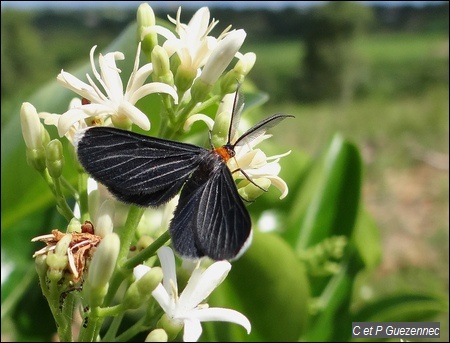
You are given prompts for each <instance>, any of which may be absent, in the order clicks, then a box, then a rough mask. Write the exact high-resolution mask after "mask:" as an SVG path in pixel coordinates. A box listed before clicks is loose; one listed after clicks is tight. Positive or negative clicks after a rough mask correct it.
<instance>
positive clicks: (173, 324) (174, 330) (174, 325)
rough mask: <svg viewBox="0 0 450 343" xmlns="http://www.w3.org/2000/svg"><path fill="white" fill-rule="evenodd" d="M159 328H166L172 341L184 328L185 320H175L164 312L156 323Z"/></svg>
mask: <svg viewBox="0 0 450 343" xmlns="http://www.w3.org/2000/svg"><path fill="white" fill-rule="evenodd" d="M156 326H157V328H158V329H164V330H165V331H166V333H167V336H168V338H169V340H170V341H173V340H174V339H175V338H176V337H177V335H178V333H179V332H180V331H181V329H182V328H183V322H181V321H174V320H172V319H170V318H169V317H168V316H167V314H166V313H164V314H163V315H162V316H161V318H160V319H159V320H158V323H157V324H156Z"/></svg>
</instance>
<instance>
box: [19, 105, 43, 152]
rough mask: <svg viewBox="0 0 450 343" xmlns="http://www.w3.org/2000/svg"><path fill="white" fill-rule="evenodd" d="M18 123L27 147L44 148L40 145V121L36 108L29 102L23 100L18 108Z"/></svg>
mask: <svg viewBox="0 0 450 343" xmlns="http://www.w3.org/2000/svg"><path fill="white" fill-rule="evenodd" d="M20 123H21V125H22V135H23V139H24V140H25V144H26V146H27V148H28V149H44V146H43V145H42V135H41V121H40V120H39V116H38V114H37V111H36V108H35V107H34V106H33V105H32V104H30V103H29V102H24V103H23V104H22V107H21V108H20Z"/></svg>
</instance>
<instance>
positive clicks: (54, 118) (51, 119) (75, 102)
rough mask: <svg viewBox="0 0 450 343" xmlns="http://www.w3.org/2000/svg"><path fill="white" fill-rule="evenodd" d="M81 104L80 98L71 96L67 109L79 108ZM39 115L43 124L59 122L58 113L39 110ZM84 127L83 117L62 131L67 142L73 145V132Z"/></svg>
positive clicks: (56, 124) (56, 123) (55, 124)
mask: <svg viewBox="0 0 450 343" xmlns="http://www.w3.org/2000/svg"><path fill="white" fill-rule="evenodd" d="M81 106H82V102H81V99H79V98H73V99H72V100H71V101H70V104H69V110H71V109H77V108H80V107H81ZM66 113H67V112H66ZM39 117H40V118H42V119H44V124H45V125H54V126H56V127H58V123H59V119H60V118H61V115H60V114H56V113H49V112H40V113H39ZM86 127H87V125H86V122H85V121H84V120H83V119H82V120H78V121H76V122H73V123H72V125H71V126H70V127H69V129H68V130H67V131H66V132H65V133H64V135H65V136H66V138H67V139H68V140H69V142H70V143H71V144H72V145H74V138H75V134H76V133H77V132H78V131H79V130H81V129H83V128H86Z"/></svg>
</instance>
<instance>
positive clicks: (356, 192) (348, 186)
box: [285, 134, 361, 251]
mask: <svg viewBox="0 0 450 343" xmlns="http://www.w3.org/2000/svg"><path fill="white" fill-rule="evenodd" d="M360 187H361V158H360V155H359V151H358V149H357V148H356V146H355V145H353V144H352V143H350V142H348V141H346V140H345V139H344V138H343V137H342V136H341V135H339V134H336V135H335V136H334V137H333V139H332V140H331V143H330V145H329V147H328V148H327V150H326V152H325V153H324V155H323V156H322V157H321V158H320V159H319V160H318V161H317V163H316V164H315V165H314V166H313V167H312V168H311V170H310V171H309V174H308V176H307V179H306V180H305V182H304V184H303V186H302V187H300V188H299V189H298V190H297V194H296V199H297V201H296V203H297V206H296V207H295V208H294V209H293V210H292V215H291V217H290V222H291V225H292V226H291V228H290V229H289V231H288V232H286V234H285V237H286V239H287V240H288V241H289V242H290V243H291V244H293V246H294V247H295V249H296V251H302V250H304V249H306V248H308V247H311V246H313V245H315V244H317V243H319V242H321V241H322V240H324V239H325V238H328V237H330V236H333V235H344V236H346V237H349V236H350V235H351V233H352V230H353V226H354V224H355V220H356V214H357V210H358V205H359V199H360Z"/></svg>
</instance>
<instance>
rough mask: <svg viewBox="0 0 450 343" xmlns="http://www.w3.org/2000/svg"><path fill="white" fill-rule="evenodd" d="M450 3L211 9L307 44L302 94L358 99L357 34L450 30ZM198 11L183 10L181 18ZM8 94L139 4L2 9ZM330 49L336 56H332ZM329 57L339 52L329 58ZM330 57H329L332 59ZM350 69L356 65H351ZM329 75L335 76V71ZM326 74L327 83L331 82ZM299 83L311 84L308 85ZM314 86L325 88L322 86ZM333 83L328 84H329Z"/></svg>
mask: <svg viewBox="0 0 450 343" xmlns="http://www.w3.org/2000/svg"><path fill="white" fill-rule="evenodd" d="M448 9H449V5H448V2H445V3H442V4H439V5H429V6H424V7H414V6H398V7H383V6H372V7H370V8H369V7H367V6H363V5H360V4H358V3H357V2H347V1H337V2H329V3H327V4H326V5H325V6H319V7H318V6H314V7H310V8H285V9H283V10H267V9H251V10H249V9H245V10H237V9H224V8H214V7H213V8H211V13H212V14H211V15H212V16H213V17H214V18H215V19H217V20H219V25H218V28H217V31H218V32H220V30H223V29H224V28H225V27H224V25H225V23H227V24H231V25H232V26H233V28H244V29H245V30H246V32H247V35H248V36H247V40H248V41H253V42H259V41H267V40H269V41H270V40H281V39H282V40H291V41H292V40H298V41H299V44H300V43H301V44H304V45H305V46H306V48H307V53H306V56H305V57H304V59H303V61H302V64H304V65H305V66H307V68H305V70H307V73H304V74H301V75H300V74H299V73H294V75H293V79H292V80H288V81H289V82H291V83H293V84H294V87H292V90H293V91H294V92H295V93H296V95H298V94H301V95H302V98H303V99H310V100H320V97H319V98H318V95H319V94H320V95H322V96H324V97H326V98H329V97H331V98H333V97H338V98H342V97H344V98H345V97H351V96H352V94H353V93H354V88H355V85H356V84H357V79H356V78H355V74H354V73H352V72H349V70H350V69H351V68H350V69H349V67H350V66H352V65H355V63H358V61H355V60H354V58H355V56H354V55H352V54H351V53H350V52H351V51H352V40H353V39H354V37H355V36H356V35H357V34H358V33H359V32H361V31H365V32H370V33H376V32H413V33H424V32H448V29H449V27H448V21H449V20H448ZM193 13H194V10H190V9H187V8H183V10H182V20H188V18H190V17H191V16H192V14H193ZM155 14H156V16H157V17H159V18H166V15H167V14H169V15H170V16H171V17H175V16H176V9H171V10H163V9H161V8H155ZM1 16H2V18H1V19H2V20H1V73H2V79H1V82H2V84H1V94H2V103H3V99H4V98H3V97H4V96H5V97H11V96H14V95H16V96H17V95H18V92H19V93H25V94H26V92H27V91H31V89H32V88H33V87H34V88H35V87H36V86H37V85H38V84H39V83H40V82H45V81H47V80H48V78H49V76H48V75H56V74H57V73H58V72H59V71H60V69H61V68H63V67H64V68H67V67H68V66H70V65H72V64H73V63H76V62H77V61H80V60H83V59H85V58H86V52H87V51H89V49H90V47H92V46H93V45H94V44H97V45H99V47H100V48H104V47H105V46H107V44H109V43H110V41H111V40H112V39H113V38H115V37H116V36H117V35H118V34H119V33H120V32H121V31H122V30H123V29H124V28H125V27H126V25H128V24H129V23H130V22H132V21H134V20H135V16H136V11H135V9H130V10H123V9H120V10H119V9H98V10H92V9H91V10H79V11H74V10H70V11H64V10H41V11H34V12H23V11H17V10H2V12H1ZM330 54H331V55H330ZM327 56H334V57H335V58H334V59H332V60H330V59H329V57H327ZM327 59H328V60H327ZM350 71H351V70H350ZM330 75H331V76H332V75H334V76H333V77H334V78H333V77H330ZM324 80H325V81H324ZM299 85H308V89H304V88H302V86H299ZM314 85H317V86H318V87H319V86H320V89H316V88H315V86H314ZM325 86H326V87H325Z"/></svg>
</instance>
